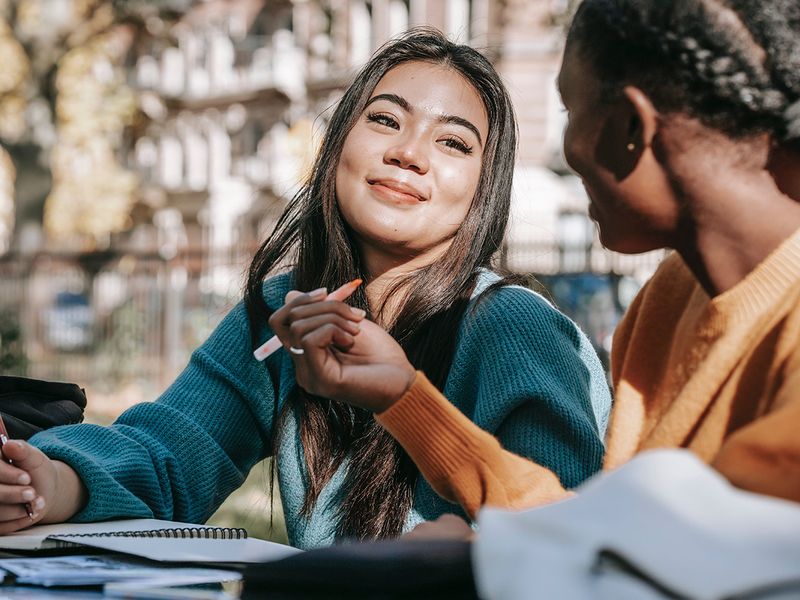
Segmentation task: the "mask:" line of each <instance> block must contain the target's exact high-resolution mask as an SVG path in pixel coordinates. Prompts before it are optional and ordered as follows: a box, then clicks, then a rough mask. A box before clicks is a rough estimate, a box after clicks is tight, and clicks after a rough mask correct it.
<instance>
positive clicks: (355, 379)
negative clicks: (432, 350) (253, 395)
mask: <svg viewBox="0 0 800 600" xmlns="http://www.w3.org/2000/svg"><path fill="white" fill-rule="evenodd" d="M356 281H358V284H360V281H359V280H356ZM358 284H357V283H356V282H351V283H350V284H346V285H345V286H342V288H339V289H338V290H336V292H333V293H331V294H328V295H326V294H325V290H315V291H314V292H309V293H307V294H303V293H301V292H295V291H292V292H289V293H288V294H287V295H286V304H284V305H283V306H282V307H281V308H280V309H278V310H277V311H275V313H273V315H272V317H271V318H270V320H269V324H270V327H271V328H272V330H273V331H274V332H275V334H276V336H277V337H278V339H279V340H280V342H281V345H283V346H284V347H286V348H287V349H288V350H289V356H291V358H292V361H293V362H294V366H295V376H296V378H297V383H298V385H300V387H302V388H303V389H304V390H306V391H307V392H309V393H311V394H314V395H317V396H323V397H325V398H330V399H332V400H339V401H342V402H347V403H348V404H352V405H353V406H357V407H359V408H364V409H367V410H371V411H374V412H381V411H383V410H385V409H386V408H388V407H389V406H391V405H392V404H393V403H394V402H395V401H397V400H398V399H399V398H400V397H401V396H402V395H403V394H404V393H405V392H406V391H407V390H408V388H409V387H411V385H412V383H413V382H414V378H415V377H416V371H415V369H414V367H413V366H412V365H411V363H410V362H409V361H408V358H407V357H406V355H405V352H404V351H403V349H402V348H401V347H400V345H399V344H398V343H397V342H396V341H395V340H394V339H393V338H392V336H390V335H389V334H388V333H387V332H386V331H384V330H383V329H382V328H381V327H380V326H379V325H377V324H376V323H373V322H372V321H370V320H369V319H366V318H365V312H364V311H363V310H361V309H357V308H353V307H350V306H348V305H347V304H345V303H344V302H342V301H341V300H342V297H343V296H344V297H349V296H350V295H351V294H352V293H353V291H355V289H356V287H357V286H358ZM334 294H337V297H334Z"/></svg>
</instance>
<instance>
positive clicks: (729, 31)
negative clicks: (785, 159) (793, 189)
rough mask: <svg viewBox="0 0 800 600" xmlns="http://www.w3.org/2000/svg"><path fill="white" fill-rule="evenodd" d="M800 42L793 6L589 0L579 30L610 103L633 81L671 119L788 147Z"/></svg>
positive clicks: (797, 121)
mask: <svg viewBox="0 0 800 600" xmlns="http://www.w3.org/2000/svg"><path fill="white" fill-rule="evenodd" d="M765 5H770V7H771V8H772V10H764V9H763V7H764V6H765ZM790 5H791V10H790V9H789V6H790ZM787 16H788V17H789V18H788V19H787V18H786V17H787ZM799 36H800V7H798V3H797V2H796V1H794V2H793V1H791V0H774V1H773V2H757V1H754V0H676V1H675V2H663V1H661V0H650V1H633V0H585V1H584V2H583V4H582V5H581V6H580V8H579V10H578V13H577V14H576V17H575V23H574V24H573V28H572V30H571V32H570V40H573V39H577V40H579V41H580V42H581V44H580V45H579V46H580V48H581V49H582V51H583V53H584V55H585V57H586V58H588V59H589V60H591V61H592V62H593V64H594V65H595V66H596V67H597V68H598V69H599V71H600V73H601V79H603V80H604V83H605V87H606V91H607V93H608V95H610V96H611V97H613V96H614V95H616V94H618V93H619V90H620V89H621V88H622V84H625V83H632V84H634V85H637V86H639V87H642V89H644V90H645V91H646V92H647V93H648V94H649V95H651V97H652V98H653V100H654V102H655V103H656V105H657V106H658V108H659V109H660V110H663V111H665V112H670V111H676V112H677V111H683V112H687V113H689V114H691V115H692V116H695V117H697V118H699V119H700V120H701V121H703V122H705V123H706V124H707V125H710V126H713V127H716V128H719V129H721V130H723V131H725V132H726V133H728V134H730V135H732V136H734V137H737V136H743V135H748V134H752V133H757V132H765V131H767V132H770V133H772V134H773V135H775V136H776V137H777V138H778V139H781V140H785V139H793V138H796V137H798V136H800V104H798V99H799V98H800V52H798V50H800V41H799V40H798V37H799Z"/></svg>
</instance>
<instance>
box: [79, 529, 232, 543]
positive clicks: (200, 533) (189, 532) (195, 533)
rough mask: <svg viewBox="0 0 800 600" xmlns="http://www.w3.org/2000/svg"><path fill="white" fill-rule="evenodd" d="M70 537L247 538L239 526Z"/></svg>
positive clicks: (83, 534)
mask: <svg viewBox="0 0 800 600" xmlns="http://www.w3.org/2000/svg"><path fill="white" fill-rule="evenodd" d="M69 537H71V538H81V537H137V538H138V537H146V538H175V539H177V538H194V539H197V538H202V539H208V540H242V539H245V538H247V530H245V529H242V528H241V527H173V528H171V529H150V530H146V531H109V532H106V533H78V534H71V535H69Z"/></svg>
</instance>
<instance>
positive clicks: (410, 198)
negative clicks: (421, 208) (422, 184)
mask: <svg viewBox="0 0 800 600" xmlns="http://www.w3.org/2000/svg"><path fill="white" fill-rule="evenodd" d="M367 183H369V185H370V186H371V187H372V188H373V189H374V190H375V191H376V192H378V193H379V194H381V195H382V196H387V197H389V198H391V199H394V200H399V201H405V202H427V201H428V194H426V193H425V192H423V191H422V190H419V189H417V188H415V187H414V186H412V185H409V184H407V183H404V182H402V181H397V180H395V179H367Z"/></svg>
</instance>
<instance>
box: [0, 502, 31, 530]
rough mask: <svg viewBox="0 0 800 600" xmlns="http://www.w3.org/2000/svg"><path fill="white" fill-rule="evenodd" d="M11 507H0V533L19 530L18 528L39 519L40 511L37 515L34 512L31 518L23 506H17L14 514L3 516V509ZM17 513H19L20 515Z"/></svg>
mask: <svg viewBox="0 0 800 600" xmlns="http://www.w3.org/2000/svg"><path fill="white" fill-rule="evenodd" d="M11 508H12V507H10V506H6V507H0V535H6V534H7V533H13V532H15V531H19V530H20V529H25V528H26V527H30V526H31V525H34V524H35V523H37V522H38V521H39V520H40V519H41V513H39V514H38V515H37V514H35V513H34V515H33V519H31V518H30V517H28V515H26V514H25V509H24V508H19V509H18V510H17V511H16V514H14V515H11V514H10V513H9V515H10V516H9V517H8V518H5V517H6V513H5V512H3V511H4V510H6V509H11ZM19 513H21V516H20V514H19Z"/></svg>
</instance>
